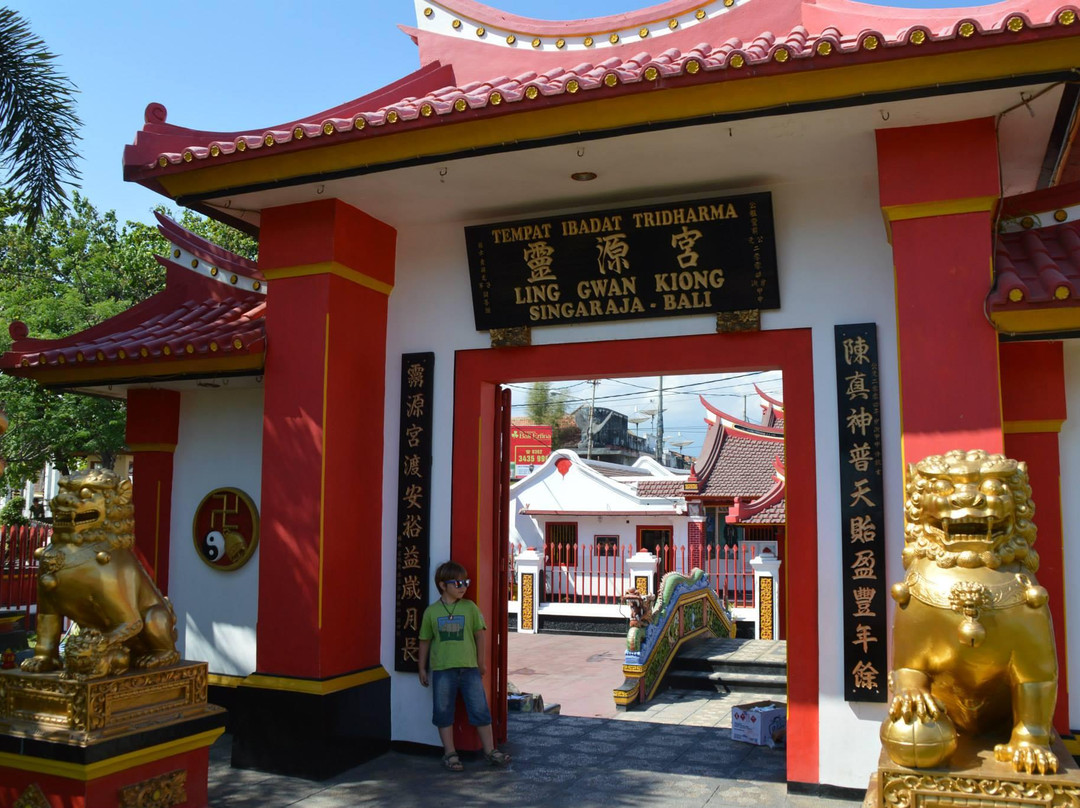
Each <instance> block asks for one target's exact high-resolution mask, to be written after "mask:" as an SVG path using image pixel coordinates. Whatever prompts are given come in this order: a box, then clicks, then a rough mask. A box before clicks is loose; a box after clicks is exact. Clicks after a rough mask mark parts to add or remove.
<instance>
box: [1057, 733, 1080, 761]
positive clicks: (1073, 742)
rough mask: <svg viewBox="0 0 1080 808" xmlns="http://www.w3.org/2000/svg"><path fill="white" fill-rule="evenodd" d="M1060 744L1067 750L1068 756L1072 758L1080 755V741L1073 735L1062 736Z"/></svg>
mask: <svg viewBox="0 0 1080 808" xmlns="http://www.w3.org/2000/svg"><path fill="white" fill-rule="evenodd" d="M1061 742H1062V743H1063V744H1065V748H1066V749H1068V750H1069V754H1070V755H1072V756H1073V757H1076V756H1077V755H1080V739H1078V738H1077V737H1076V736H1075V735H1068V736H1063V737H1062V738H1061Z"/></svg>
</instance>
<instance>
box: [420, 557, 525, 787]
mask: <svg viewBox="0 0 1080 808" xmlns="http://www.w3.org/2000/svg"><path fill="white" fill-rule="evenodd" d="M466 575H468V573H467V572H466V570H465V568H464V567H463V566H461V565H460V564H458V563H457V562H455V561H447V562H446V563H444V564H440V565H439V567H438V569H436V570H435V586H436V587H437V588H438V590H439V594H440V597H439V599H438V600H437V601H435V602H434V603H432V604H431V605H430V606H428V607H427V609H426V610H424V617H423V619H422V620H421V621H420V660H419V666H420V671H419V673H420V684H422V685H423V686H424V687H427V686H428V682H429V680H430V682H431V685H432V687H431V694H432V703H433V704H432V715H431V722H432V723H433V724H434V725H435V726H436V727H437V728H438V730H439V740H441V741H442V745H443V766H445V767H446V768H447V769H449V770H450V771H452V772H460V771H464V769H465V767H464V766H463V765H462V764H461V758H460V757H459V755H458V753H457V749H456V748H455V747H454V705H455V703H456V702H457V694H458V693H459V692H460V693H461V696H462V698H463V699H464V700H465V710H466V712H467V713H468V715H469V723H470V724H472V725H473V726H474V727H476V731H477V732H478V733H479V734H480V743H481V744H482V745H483V747H484V757H485V758H487V760H488V762H489V763H490V764H491V765H492V766H505V765H507V764H508V763H509V762H510V756H509V755H508V754H506V753H505V752H500V751H499V750H498V749H496V748H495V740H494V737H493V735H492V732H491V712H490V711H489V710H488V704H487V696H485V695H484V682H483V676H484V673H485V667H486V665H487V661H486V659H485V655H484V631H485V630H486V629H487V625H486V624H485V623H484V616H483V615H482V614H481V613H480V608H479V607H478V606H477V605H476V604H475V603H473V602H472V601H471V600H469V599H468V598H466V597H465V590H467V589H468V588H469V579H468V578H467V577H466ZM429 660H430V663H431V664H430V668H429V665H428V662H429ZM429 669H430V672H431V675H430V677H429V676H428V671H429Z"/></svg>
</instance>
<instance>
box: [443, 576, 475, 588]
mask: <svg viewBox="0 0 1080 808" xmlns="http://www.w3.org/2000/svg"><path fill="white" fill-rule="evenodd" d="M443 583H444V584H446V585H447V586H458V587H461V588H462V589H468V588H469V579H468V578H451V579H450V580H449V581H443Z"/></svg>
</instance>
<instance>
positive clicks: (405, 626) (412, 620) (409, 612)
mask: <svg viewBox="0 0 1080 808" xmlns="http://www.w3.org/2000/svg"><path fill="white" fill-rule="evenodd" d="M416 615H417V610H416V607H415V606H410V607H409V608H408V609H406V610H405V620H404V621H403V622H402V623H401V630H402V631H408V630H409V629H412V630H413V631H419V630H420V626H419V625H418V624H417V620H416Z"/></svg>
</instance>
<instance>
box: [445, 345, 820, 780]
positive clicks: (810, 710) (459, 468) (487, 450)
mask: <svg viewBox="0 0 1080 808" xmlns="http://www.w3.org/2000/svg"><path fill="white" fill-rule="evenodd" d="M748 370H777V371H780V373H781V374H782V376H783V401H784V403H785V413H786V422H785V434H786V436H785V442H786V454H787V474H788V490H787V522H788V527H787V541H788V547H789V551H788V565H789V566H788V569H789V574H788V575H787V576H786V580H787V591H786V593H784V594H785V597H784V602H785V603H787V604H788V608H787V610H786V611H787V616H788V619H787V621H786V622H787V625H788V629H789V630H788V651H789V658H790V665H789V668H788V680H789V686H788V732H787V738H788V747H787V749H788V751H787V777H788V779H789V780H791V781H797V782H803V783H816V782H818V769H819V766H818V607H817V603H818V601H817V585H816V582H817V542H818V536H817V533H818V531H817V504H816V497H817V487H816V482H815V475H816V455H815V449H814V391H813V354H812V340H811V333H810V331H809V329H792V330H784V331H763V332H754V333H739V334H708V335H695V336H685V337H667V338H658V339H641V340H614V341H609V342H594V343H575V344H563V345H544V346H530V347H523V348H506V349H498V350H474V351H459V352H458V353H457V356H456V362H455V381H454V387H455V389H454V447H453V482H452V486H453V488H452V506H451V552H452V555H453V556H454V557H455V558H459V559H468V561H469V563H470V564H471V565H472V567H473V569H475V570H476V572H475V577H476V586H475V590H474V592H475V596H476V598H477V602H478V603H479V604H480V607H481V609H483V610H484V612H485V614H487V615H488V616H489V618H490V620H489V622H490V623H491V625H492V628H493V629H494V630H493V632H492V634H493V637H494V636H495V635H497V634H498V635H501V633H502V632H505V630H506V623H507V606H506V602H507V601H506V584H507V576H506V573H505V570H506V567H505V564H504V562H505V558H506V552H505V546H506V545H505V543H504V541H503V536H504V535H505V532H504V530H503V529H502V524H503V519H504V517H505V515H506V514H505V512H504V509H505V507H506V505H505V501H504V500H503V499H502V495H501V494H500V492H501V491H502V490H503V487H502V486H501V485H500V480H501V474H502V471H501V470H502V469H503V459H504V453H503V440H502V434H503V432H502V429H503V425H504V423H506V422H507V421H508V418H506V419H505V420H504V412H503V407H504V404H503V396H502V393H501V390H500V388H501V385H504V384H509V383H516V382H524V381H528V380H532V379H547V380H552V381H559V380H568V379H575V378H589V377H595V376H599V375H603V376H605V377H634V376H649V375H656V374H657V373H660V372H663V373H672V374H674V373H678V374H701V373H717V372H738V371H748ZM489 645H490V647H491V650H490V652H489V653H490V654H491V658H490V659H489V668H490V669H491V670H492V671H494V673H495V675H494V676H492V677H489V680H488V684H487V686H488V688H489V697H490V699H491V702H492V705H493V707H494V710H493V714H494V717H495V723H496V734H497V736H501V737H505V734H506V694H505V683H506V667H505V666H506V649H505V644H503V645H501V647H500V643H499V642H492V643H490V644H489ZM500 688H501V689H500Z"/></svg>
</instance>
